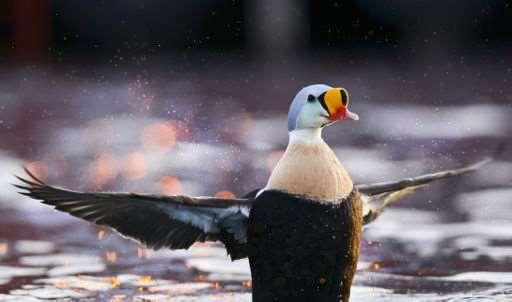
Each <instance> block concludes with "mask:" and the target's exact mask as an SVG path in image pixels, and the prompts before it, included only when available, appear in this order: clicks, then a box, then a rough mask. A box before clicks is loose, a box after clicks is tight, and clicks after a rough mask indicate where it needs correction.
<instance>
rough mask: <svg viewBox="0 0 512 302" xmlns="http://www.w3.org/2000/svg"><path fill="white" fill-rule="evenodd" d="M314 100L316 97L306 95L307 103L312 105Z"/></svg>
mask: <svg viewBox="0 0 512 302" xmlns="http://www.w3.org/2000/svg"><path fill="white" fill-rule="evenodd" d="M315 100H316V97H315V96H314V95H312V94H310V95H308V102H310V103H313V102H314V101H315Z"/></svg>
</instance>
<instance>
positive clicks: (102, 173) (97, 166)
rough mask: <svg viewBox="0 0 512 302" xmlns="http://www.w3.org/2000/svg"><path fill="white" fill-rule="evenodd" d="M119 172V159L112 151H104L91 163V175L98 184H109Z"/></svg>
mask: <svg viewBox="0 0 512 302" xmlns="http://www.w3.org/2000/svg"><path fill="white" fill-rule="evenodd" d="M117 173H118V166H117V161H116V159H115V158H114V156H113V155H112V154H110V153H102V154H100V155H99V156H98V158H97V159H96V160H95V161H93V162H92V163H91V177H92V181H93V183H95V184H96V185H98V186H102V185H104V184H108V183H109V182H111V181H112V180H114V179H115V178H116V176H117Z"/></svg>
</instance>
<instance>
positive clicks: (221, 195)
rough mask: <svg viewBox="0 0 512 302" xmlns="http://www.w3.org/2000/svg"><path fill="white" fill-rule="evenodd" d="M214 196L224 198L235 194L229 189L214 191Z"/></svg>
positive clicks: (231, 197) (229, 197) (232, 196)
mask: <svg viewBox="0 0 512 302" xmlns="http://www.w3.org/2000/svg"><path fill="white" fill-rule="evenodd" d="M215 197H218V198H226V199H233V198H235V197H236V196H235V194H233V193H232V192H230V191H219V192H217V193H215Z"/></svg>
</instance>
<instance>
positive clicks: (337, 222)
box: [247, 190, 362, 302]
mask: <svg viewBox="0 0 512 302" xmlns="http://www.w3.org/2000/svg"><path fill="white" fill-rule="evenodd" d="M361 216H362V206H361V200H360V198H359V193H358V192H357V191H356V190H354V191H352V193H350V195H349V196H347V197H346V198H345V199H344V200H343V201H342V202H338V203H319V202H317V201H315V200H310V199H307V198H303V197H299V196H295V195H291V194H288V193H284V192H280V191H276V190H270V191H265V192H263V193H261V194H260V195H259V196H258V198H257V200H256V202H255V204H254V205H253V208H252V210H251V214H250V217H249V225H248V234H247V235H248V252H249V261H250V265H251V272H252V280H253V281H252V282H253V283H252V284H253V301H255V302H259V301H315V300H316V301H348V296H349V294H350V285H351V283H352V278H353V275H354V273H355V270H356V264H357V258H358V255H359V243H360V234H361V224H362V217H361Z"/></svg>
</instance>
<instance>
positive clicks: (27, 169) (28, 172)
mask: <svg viewBox="0 0 512 302" xmlns="http://www.w3.org/2000/svg"><path fill="white" fill-rule="evenodd" d="M23 170H25V173H27V175H28V176H30V178H31V179H32V180H33V181H35V182H36V183H37V184H39V185H44V184H45V183H44V181H42V180H41V179H39V178H38V177H37V176H35V175H34V173H32V172H31V171H30V169H29V168H28V167H27V166H25V165H24V166H23Z"/></svg>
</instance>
